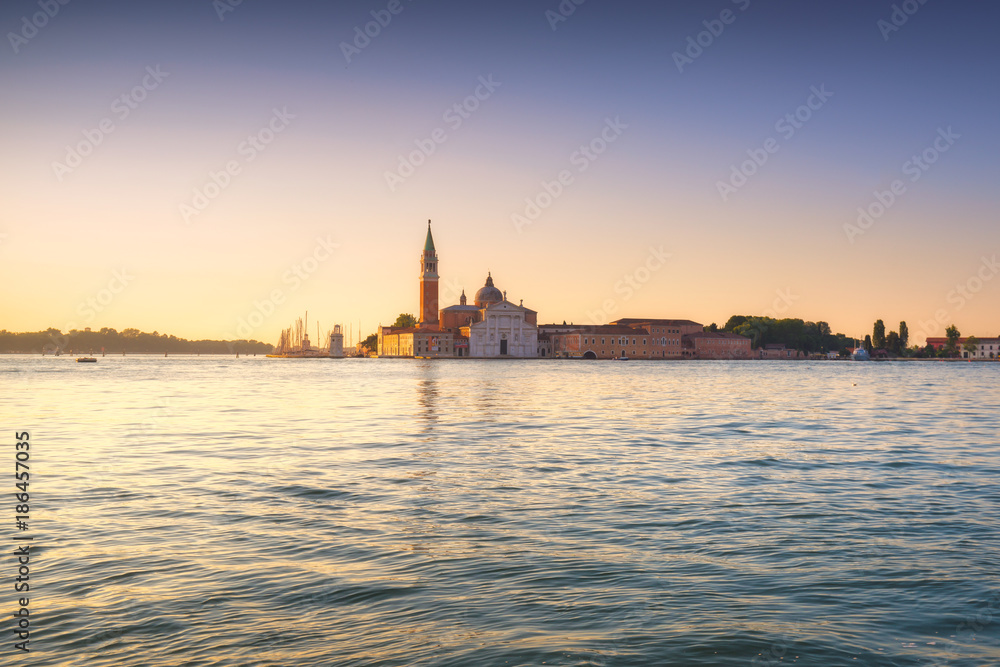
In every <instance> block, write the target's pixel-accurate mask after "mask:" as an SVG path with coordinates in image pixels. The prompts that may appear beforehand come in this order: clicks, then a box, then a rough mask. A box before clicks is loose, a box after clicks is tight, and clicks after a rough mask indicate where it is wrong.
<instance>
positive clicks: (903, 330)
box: [899, 320, 910, 350]
mask: <svg viewBox="0 0 1000 667" xmlns="http://www.w3.org/2000/svg"><path fill="white" fill-rule="evenodd" d="M909 344H910V328H909V327H908V326H906V320H903V321H902V322H900V323H899V345H900V346H901V347H902V348H903V349H904V350H905V349H906V348H907V346H908V345H909Z"/></svg>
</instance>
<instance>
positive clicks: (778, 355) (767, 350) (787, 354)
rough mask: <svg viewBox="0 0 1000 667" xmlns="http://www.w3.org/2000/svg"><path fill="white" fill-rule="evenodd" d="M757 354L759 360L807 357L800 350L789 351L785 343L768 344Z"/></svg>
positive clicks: (757, 351)
mask: <svg viewBox="0 0 1000 667" xmlns="http://www.w3.org/2000/svg"><path fill="white" fill-rule="evenodd" d="M756 353H757V358H759V359H800V358H803V357H804V356H805V355H803V354H802V353H801V352H800V351H798V350H789V349H788V348H787V347H785V345H784V343H768V344H767V345H765V346H764V347H762V348H760V349H758V350H756ZM835 354H836V353H835Z"/></svg>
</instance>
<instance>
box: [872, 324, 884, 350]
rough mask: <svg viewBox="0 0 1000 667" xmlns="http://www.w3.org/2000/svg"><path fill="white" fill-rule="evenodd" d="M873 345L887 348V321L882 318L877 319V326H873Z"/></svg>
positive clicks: (876, 347)
mask: <svg viewBox="0 0 1000 667" xmlns="http://www.w3.org/2000/svg"><path fill="white" fill-rule="evenodd" d="M872 346H873V347H874V348H875V349H876V350H884V349H885V322H883V321H882V320H875V326H874V327H873V328H872Z"/></svg>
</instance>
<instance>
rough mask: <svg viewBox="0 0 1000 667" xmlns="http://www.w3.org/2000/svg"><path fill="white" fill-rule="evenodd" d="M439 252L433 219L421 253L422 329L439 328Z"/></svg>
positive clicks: (420, 323)
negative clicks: (435, 239)
mask: <svg viewBox="0 0 1000 667" xmlns="http://www.w3.org/2000/svg"><path fill="white" fill-rule="evenodd" d="M437 264H438V258H437V252H435V250H434V237H433V236H431V221H430V220H428V221H427V240H426V241H424V251H423V253H421V255H420V318H419V323H418V324H417V326H418V327H420V328H421V329H437V328H438V325H439V322H438V272H437Z"/></svg>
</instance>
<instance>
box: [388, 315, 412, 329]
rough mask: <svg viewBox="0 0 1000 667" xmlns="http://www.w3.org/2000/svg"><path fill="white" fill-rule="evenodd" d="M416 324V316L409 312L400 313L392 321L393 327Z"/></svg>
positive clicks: (408, 326) (398, 327) (405, 327)
mask: <svg viewBox="0 0 1000 667" xmlns="http://www.w3.org/2000/svg"><path fill="white" fill-rule="evenodd" d="M415 326H417V318H415V317H414V316H413V315H411V314H409V313H400V314H399V317H397V318H396V321H395V322H394V323H393V325H392V328H393V329H409V328H410V327H415Z"/></svg>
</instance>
